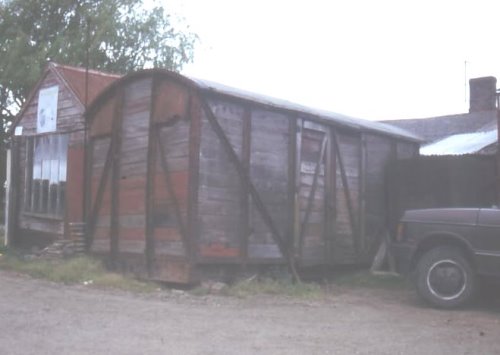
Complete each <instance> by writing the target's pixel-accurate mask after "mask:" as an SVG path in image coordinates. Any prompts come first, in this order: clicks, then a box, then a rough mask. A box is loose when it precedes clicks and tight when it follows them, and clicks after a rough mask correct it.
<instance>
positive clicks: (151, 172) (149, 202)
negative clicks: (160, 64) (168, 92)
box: [144, 77, 158, 277]
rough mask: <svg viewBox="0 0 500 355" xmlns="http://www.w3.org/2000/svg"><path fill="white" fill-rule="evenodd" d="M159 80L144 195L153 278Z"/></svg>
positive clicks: (148, 264) (152, 106)
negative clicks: (156, 122)
mask: <svg viewBox="0 0 500 355" xmlns="http://www.w3.org/2000/svg"><path fill="white" fill-rule="evenodd" d="M157 91H158V79H157V78H156V77H153V79H152V82H151V99H150V106H149V130H148V149H147V157H146V159H147V162H146V193H145V194H144V198H145V201H144V206H145V214H146V216H145V225H144V237H145V239H146V250H145V257H146V268H147V272H148V276H149V277H152V275H153V268H154V257H155V240H154V226H153V210H154V201H153V196H154V190H155V175H156V152H157V147H158V144H157V142H156V139H155V138H156V137H157V135H156V131H157V127H156V126H155V124H154V112H155V105H156V99H157V96H158V93H157Z"/></svg>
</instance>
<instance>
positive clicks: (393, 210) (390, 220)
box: [384, 140, 400, 235]
mask: <svg viewBox="0 0 500 355" xmlns="http://www.w3.org/2000/svg"><path fill="white" fill-rule="evenodd" d="M397 160H398V142H397V140H392V141H391V152H390V157H389V164H388V167H387V169H386V173H385V176H384V200H385V201H384V208H385V211H386V217H385V218H386V221H385V222H386V226H387V227H388V229H389V233H391V235H392V233H393V232H394V231H395V227H396V225H397V219H398V210H399V208H400V203H399V200H400V199H399V193H394V192H393V191H397V189H399V186H397V185H396V186H394V182H396V180H395V179H394V176H393V174H391V173H390V172H391V171H392V172H395V171H396V170H395V169H396V161H397ZM387 172H389V174H388V173H387ZM389 186H390V187H391V188H389Z"/></svg>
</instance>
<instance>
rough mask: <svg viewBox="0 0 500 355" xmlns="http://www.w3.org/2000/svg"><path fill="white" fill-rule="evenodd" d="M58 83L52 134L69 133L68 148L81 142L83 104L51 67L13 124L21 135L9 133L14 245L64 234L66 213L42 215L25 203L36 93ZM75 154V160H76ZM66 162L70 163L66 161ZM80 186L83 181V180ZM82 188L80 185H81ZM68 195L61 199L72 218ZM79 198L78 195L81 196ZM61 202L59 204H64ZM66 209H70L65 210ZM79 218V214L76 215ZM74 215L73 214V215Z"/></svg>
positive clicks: (30, 161) (33, 129)
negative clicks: (13, 153) (13, 160)
mask: <svg viewBox="0 0 500 355" xmlns="http://www.w3.org/2000/svg"><path fill="white" fill-rule="evenodd" d="M53 86H58V88H59V93H58V106H57V129H56V131H55V132H51V133H56V134H59V133H65V134H68V148H69V149H71V148H72V147H74V146H76V145H81V144H82V141H83V129H84V124H83V119H82V113H83V106H82V105H81V104H80V102H79V101H78V100H76V98H75V96H74V94H73V93H72V92H71V91H70V90H69V88H68V87H67V86H66V84H65V83H64V82H62V81H61V79H60V78H59V77H58V76H57V75H56V74H55V73H54V72H53V71H51V70H49V71H48V72H47V75H46V76H45V77H44V78H43V80H42V81H41V83H40V85H39V87H38V91H37V92H36V93H35V94H34V95H33V96H32V98H31V100H30V101H29V102H28V103H27V106H26V108H25V109H24V111H23V113H22V117H21V118H20V120H19V122H18V123H17V126H16V127H22V135H21V136H15V135H14V136H12V139H13V147H14V149H16V150H17V153H16V155H17V157H18V162H17V164H16V165H17V172H14V176H16V177H17V179H16V181H15V190H16V192H15V195H16V199H17V208H16V209H17V211H15V212H14V213H13V222H14V225H15V227H14V229H15V230H17V233H16V235H15V238H14V240H13V242H14V244H19V245H37V244H38V245H44V244H46V243H47V242H49V241H51V240H54V239H56V238H61V237H62V236H63V235H64V234H65V233H67V228H66V227H67V225H66V224H65V222H64V220H65V218H66V216H65V215H63V216H61V217H53V216H45V215H41V214H36V213H32V212H27V210H28V208H27V203H29V201H30V194H31V193H32V192H31V191H30V190H29V188H28V185H27V181H28V180H30V179H31V176H32V167H31V166H32V150H33V137H34V136H36V135H38V134H37V131H36V125H37V123H36V122H37V109H38V92H39V91H40V90H42V89H45V88H49V87H53ZM79 158H80V160H79V162H77V161H76V160H75V161H72V164H73V166H78V165H79V164H80V166H81V164H82V160H81V158H82V157H81V156H80V157H79ZM79 158H78V157H76V159H79ZM68 164H69V163H68ZM82 185H83V183H82ZM80 191H81V188H80ZM67 200H68V199H67V197H65V198H64V201H63V202H64V203H65V205H66V212H67V214H69V215H70V216H69V217H75V214H77V213H78V211H76V212H75V210H74V209H73V207H76V206H74V205H73V206H70V205H69V204H68V203H67ZM80 201H81V198H80ZM63 202H61V203H63ZM68 209H69V210H68ZM80 211H81V208H80ZM78 217H79V219H80V220H81V217H82V216H81V215H79V216H78ZM75 218H76V217H75Z"/></svg>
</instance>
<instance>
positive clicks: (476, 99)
mask: <svg viewBox="0 0 500 355" xmlns="http://www.w3.org/2000/svg"><path fill="white" fill-rule="evenodd" d="M469 87H470V107H469V112H477V111H490V110H495V109H496V107H497V106H496V91H497V79H496V78H495V77H493V76H485V77H482V78H474V79H470V80H469Z"/></svg>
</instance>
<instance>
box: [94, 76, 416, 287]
mask: <svg viewBox="0 0 500 355" xmlns="http://www.w3.org/2000/svg"><path fill="white" fill-rule="evenodd" d="M119 92H123V103H120V102H119V100H118V99H117V97H118V95H119ZM118 106H120V107H118ZM89 112H90V117H89V119H90V122H91V124H90V127H89V132H90V136H91V144H90V145H89V146H90V147H91V148H90V149H91V152H89V153H88V156H89V159H90V162H89V165H88V166H89V169H90V170H91V173H90V175H89V178H90V179H91V182H90V185H91V188H90V190H89V191H90V200H91V201H93V202H92V203H90V204H91V205H92V206H94V207H92V208H98V212H97V213H95V212H94V214H95V215H96V216H97V218H96V221H95V228H94V229H95V230H94V235H93V238H94V242H93V244H95V246H94V245H93V246H92V250H96V251H104V252H106V253H110V252H111V251H112V249H111V248H110V245H111V240H112V239H113V238H116V240H117V242H116V243H117V247H116V252H117V253H118V258H119V260H120V262H121V263H122V264H123V265H125V264H127V265H131V264H134V263H135V265H136V266H134V267H138V268H143V269H147V271H148V276H149V277H151V278H155V279H161V280H165V281H175V282H189V281H190V280H192V277H194V276H195V275H194V271H195V269H196V268H197V270H198V271H200V270H202V269H203V266H204V265H208V264H226V263H229V264H239V265H246V264H252V263H254V264H274V263H284V262H287V261H289V260H286V259H287V258H291V259H292V260H294V262H296V263H298V264H299V265H302V266H312V265H324V264H328V265H335V264H352V263H363V262H366V261H368V260H369V259H370V257H371V256H372V254H373V252H374V250H375V248H376V247H377V245H378V243H379V242H380V238H381V235H382V234H383V231H384V228H385V227H386V222H387V220H389V219H390V216H389V213H390V212H389V210H388V207H387V201H386V194H385V189H386V185H385V169H386V166H387V164H388V163H389V162H390V161H392V160H394V159H396V158H398V157H399V156H404V157H407V156H408V155H413V154H415V152H417V149H418V144H416V143H415V142H413V141H408V142H407V141H405V140H404V139H402V138H400V137H392V136H390V135H388V134H387V135H384V134H383V133H380V132H378V133H377V132H372V131H370V130H369V129H367V130H366V131H363V130H360V129H358V128H356V127H355V126H354V127H353V126H349V125H343V124H342V122H336V121H331V122H329V121H327V120H320V119H317V117H314V116H312V115H309V114H307V113H300V112H296V111H289V110H282V109H279V108H276V107H271V106H267V105H265V104H262V103H257V102H253V101H252V100H250V99H246V98H244V99H238V98H235V97H233V96H232V95H231V94H230V93H229V94H228V93H225V94H220V93H217V92H216V91H213V90H211V89H201V88H200V87H198V86H197V85H196V84H195V83H194V82H190V81H188V80H187V79H185V78H183V77H180V76H178V75H175V74H171V73H168V72H165V71H158V70H152V71H144V72H139V73H136V74H131V75H130V76H128V77H125V78H124V79H123V80H122V81H121V82H120V85H116V86H115V87H114V88H113V91H111V92H108V93H106V95H103V96H102V97H101V98H100V100H99V98H98V100H97V103H94V106H93V107H92V108H91V110H90V111H89ZM116 112H121V113H120V115H121V116H120V120H121V121H120V124H119V126H118V129H119V132H118V133H119V136H120V140H121V144H120V146H119V148H116V147H115V149H117V151H118V152H117V156H114V157H113V159H114V160H115V163H114V164H115V169H116V171H115V174H114V175H113V174H111V170H112V169H111V168H109V167H107V166H106V160H107V156H108V153H107V152H109V150H110V149H111V148H112V147H113V144H114V143H113V139H116V136H117V132H116V131H115V130H114V129H113V127H114V126H113V116H114V115H115V114H116ZM116 166H117V167H118V168H116ZM106 169H109V170H110V171H108V172H107V173H106ZM103 179H104V180H103ZM103 186H105V187H103ZM112 186H115V192H114V194H113V193H112V189H111V187H112ZM99 187H101V188H100V191H98V190H99ZM99 193H101V194H102V196H98V195H99ZM99 200H100V201H99ZM98 202H99V203H98ZM113 206H114V207H113ZM89 214H90V215H92V213H89ZM113 228H115V235H114V234H113ZM106 248H107V249H106ZM127 260H128V261H127ZM126 267H129V266H126ZM134 267H132V268H134Z"/></svg>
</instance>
